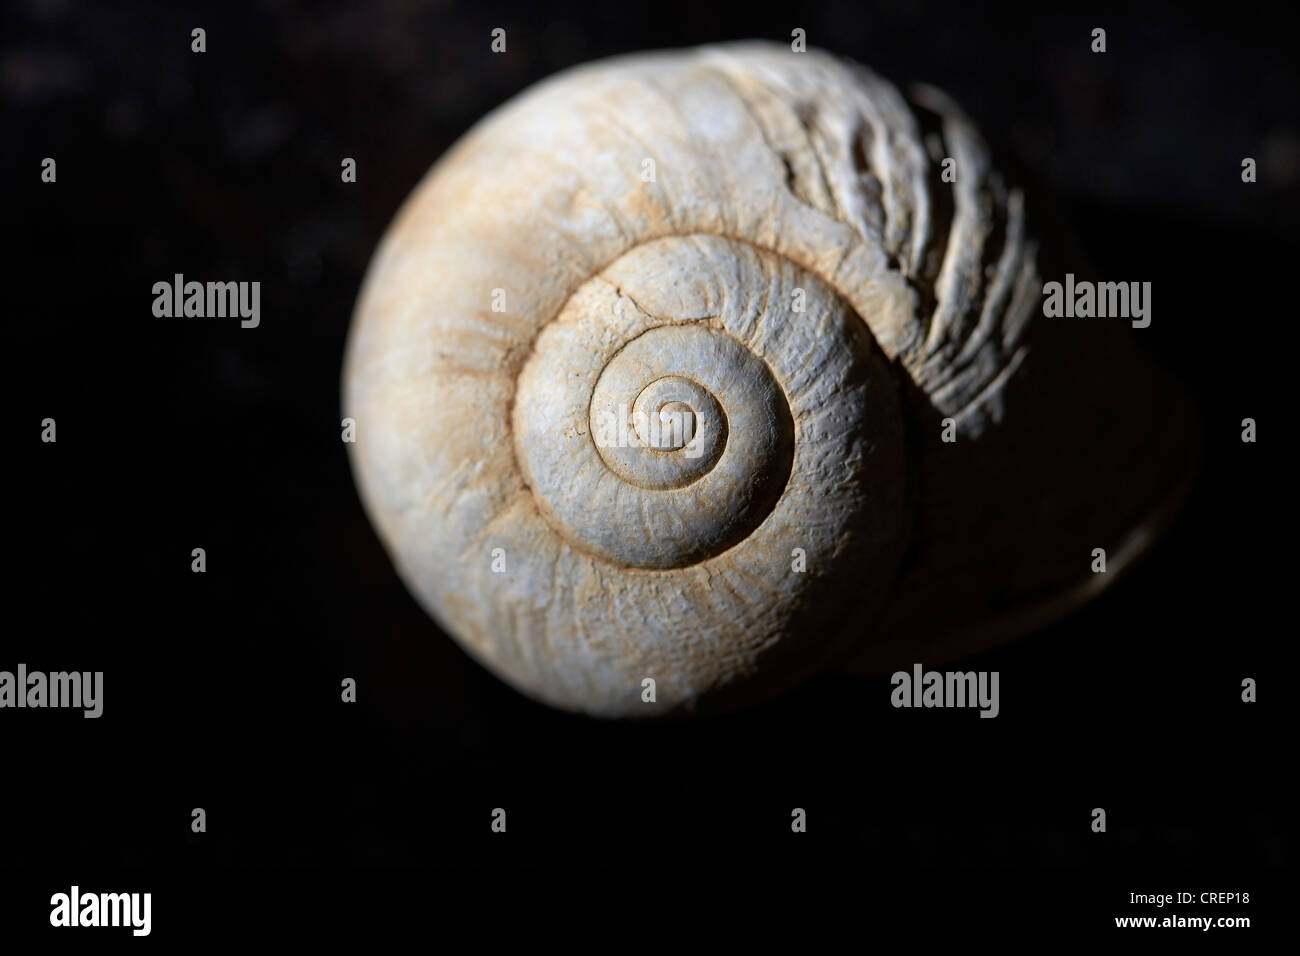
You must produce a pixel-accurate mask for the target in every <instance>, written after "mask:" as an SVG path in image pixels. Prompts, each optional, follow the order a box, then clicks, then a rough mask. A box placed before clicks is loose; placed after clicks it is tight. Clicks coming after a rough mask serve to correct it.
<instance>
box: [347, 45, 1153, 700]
mask: <svg viewBox="0 0 1300 956" xmlns="http://www.w3.org/2000/svg"><path fill="white" fill-rule="evenodd" d="M920 96H921V101H920V102H919V103H912V104H909V103H908V102H907V101H905V100H904V98H903V96H902V95H901V94H900V93H899V92H898V91H897V90H896V89H895V88H894V87H893V86H891V85H889V84H888V83H886V82H884V81H882V80H881V79H879V78H877V77H876V76H874V75H873V74H871V73H869V72H868V71H866V70H864V69H862V68H860V67H857V66H854V65H851V64H847V63H844V62H842V61H839V60H836V59H833V58H832V57H830V56H827V55H825V54H821V53H816V52H810V53H807V54H795V53H792V52H790V51H789V50H787V49H785V48H782V47H778V46H768V45H762V44H746V45H736V46H726V47H718V48H703V49H699V50H691V51H683V52H673V53H658V54H646V55H640V56H634V57H626V58H620V59H615V60H609V61H605V62H601V63H597V64H594V65H590V66H585V67H582V68H579V69H575V70H571V71H569V72H566V73H564V74H562V75H560V76H558V77H555V78H553V79H551V80H548V81H546V82H544V83H542V84H539V85H538V86H537V87H535V88H533V89H531V90H529V91H527V92H525V93H524V94H522V95H521V96H519V97H518V98H517V99H515V100H514V101H512V102H510V103H508V104H506V105H505V106H504V107H502V108H500V109H499V110H497V111H496V112H495V113H493V114H492V115H491V116H489V117H488V118H486V119H485V120H484V121H482V122H481V123H480V124H479V125H478V126H477V127H475V128H474V129H473V130H472V131H471V132H470V133H468V134H467V135H466V136H465V137H464V138H463V139H462V140H461V141H460V142H459V143H458V144H457V145H456V146H455V148H454V149H453V150H451V151H450V152H449V153H448V154H447V155H446V156H445V157H444V158H443V159H442V160H441V161H440V162H439V163H438V164H437V165H436V166H435V167H434V168H433V170H431V172H430V173H429V175H428V176H427V177H426V178H425V180H424V181H423V182H422V183H421V184H420V186H419V187H418V188H417V189H416V190H415V192H414V193H413V194H412V196H411V198H410V199H409V200H408V202H407V203H406V205H405V207H404V208H403V209H402V211H401V213H400V214H399V215H398V217H397V218H396V220H395V221H394V223H393V224H392V226H391V227H390V229H389V232H388V234H387V236H386V237H385V239H384V241H383V243H382V245H381V247H380V249H379V251H378V253H377V254H376V256H375V259H374V261H373V263H372V265H371V268H370V272H369V275H368V277H367V280H366V284H365V288H364V290H363V294H362V296H361V299H360V302H359V304H358V306H357V311H356V317H355V321H354V325H353V329H352V333H351V339H350V342H349V350H348V355H347V358H346V368H345V381H344V407H345V414H347V415H349V416H351V417H352V418H354V419H355V421H356V423H357V424H356V436H357V440H356V444H355V446H353V463H354V469H355V472H356V475H357V478H358V483H359V486H360V488H361V491H362V496H363V499H364V501H365V503H366V506H367V509H368V512H369V514H370V516H371V518H372V520H373V522H374V524H375V526H376V528H377V529H378V531H379V534H380V536H381V538H382V539H383V541H384V542H385V544H386V546H387V548H388V550H389V552H390V554H391V555H392V558H393V560H394V562H395V564H396V565H397V567H398V569H399V571H400V573H401V575H402V577H403V579H404V580H405V582H406V583H407V585H408V587H409V588H410V589H411V591H412V592H413V593H414V594H415V595H416V597H417V598H418V599H419V600H420V601H421V603H422V604H423V605H424V607H425V608H426V609H427V610H428V611H429V613H430V614H432V615H433V616H434V617H435V618H436V619H437V620H438V621H439V622H440V623H441V625H442V626H443V628H444V629H445V630H447V631H448V633H450V634H452V635H453V636H454V637H455V638H456V639H457V640H458V641H459V642H460V643H461V644H462V645H463V646H464V647H465V648H466V649H468V650H469V651H470V652H471V653H472V654H474V656H475V657H477V658H478V659H479V660H480V661H481V662H482V663H483V664H485V665H486V666H487V667H489V668H491V669H492V670H493V671H495V672H496V673H497V674H499V675H500V676H501V677H503V678H504V679H506V680H507V681H509V682H510V683H511V684H513V685H514V686H515V687H517V688H518V689H520V690H521V691H523V692H525V693H527V694H529V695H531V696H534V697H536V698H538V699H540V700H543V701H545V702H547V703H549V704H552V705H554V706H557V707H562V708H567V709H572V710H577V711H584V712H588V713H592V714H598V715H603V716H650V715H658V714H662V713H667V712H671V711H674V710H677V709H679V708H688V709H689V708H693V707H695V706H697V705H703V704H715V703H716V704H718V705H719V706H727V705H731V704H735V703H738V702H743V701H746V700H750V699H756V698H761V697H764V696H770V695H771V694H774V693H777V692H779V691H781V690H782V689H785V688H787V687H789V686H792V685H793V684H794V683H796V682H798V681H799V680H801V679H802V678H804V677H805V676H807V675H808V674H809V673H811V672H813V671H814V670H816V669H817V668H819V667H821V666H824V665H825V664H826V662H827V661H828V660H830V659H831V658H832V657H833V656H834V655H836V654H837V653H840V652H842V651H843V650H844V649H845V648H846V647H848V646H849V645H850V644H851V643H853V642H861V643H862V644H863V645H865V646H867V647H868V648H869V647H871V646H880V647H885V646H891V645H892V646H902V647H905V648H906V647H909V646H916V648H917V651H918V653H919V652H920V650H921V649H922V647H923V645H920V644H918V645H909V643H908V642H909V641H910V640H912V639H913V638H914V639H915V640H916V641H923V640H925V639H927V638H926V635H927V632H933V631H934V628H928V627H927V620H928V619H929V618H930V612H929V611H928V610H917V608H918V607H919V605H921V604H924V603H925V598H924V597H923V596H924V595H925V594H926V593H927V590H928V588H927V585H926V581H927V580H930V581H931V582H932V587H933V588H934V589H935V593H934V596H933V597H934V600H935V601H939V602H940V603H943V601H944V599H945V596H946V597H948V598H951V599H952V600H950V601H949V602H948V603H949V605H950V606H951V608H952V609H953V613H955V614H959V615H961V614H966V615H967V617H969V616H970V614H973V613H974V611H973V610H972V609H974V608H976V606H977V605H978V611H979V614H981V615H985V614H987V613H996V614H1001V613H1002V611H1003V610H1005V609H1004V608H989V607H986V606H985V603H986V602H982V601H979V600H972V599H971V598H970V596H969V595H963V594H962V593H961V592H962V589H961V586H960V585H957V586H956V588H955V591H954V589H953V582H954V581H957V580H959V578H958V577H957V575H959V574H960V572H961V569H962V567H963V566H964V565H968V564H970V563H971V561H972V545H971V542H969V541H966V542H958V543H956V544H954V545H951V546H950V545H945V544H943V543H942V542H943V540H944V537H945V535H952V534H959V533H960V532H961V529H962V527H963V522H966V521H968V520H970V513H971V509H970V507H969V506H968V504H967V499H968V498H969V496H971V495H972V494H975V492H972V491H970V490H969V489H967V488H965V487H963V486H962V485H963V482H964V481H965V480H966V476H969V478H970V481H972V482H976V483H983V484H984V486H985V487H986V488H987V487H991V486H996V485H997V483H998V481H999V480H1001V479H998V478H997V477H996V474H997V473H1005V472H1007V471H1008V470H1010V469H1012V468H1013V467H1014V454H1013V451H1012V449H1013V448H1014V447H1015V446H1016V441H1011V442H1010V443H1008V441H1007V439H1006V438H1001V439H999V438H997V437H992V438H990V436H991V435H993V436H996V433H997V431H998V430H999V429H1008V428H1010V429H1012V433H1013V434H1016V435H1018V436H1019V439H1018V440H1019V441H1020V442H1022V443H1023V442H1026V441H1032V440H1034V439H1033V436H1034V435H1039V434H1042V429H1043V427H1044V426H1043V422H1044V421H1045V420H1052V416H1053V415H1055V419H1054V420H1055V421H1057V422H1058V423H1059V422H1065V421H1068V420H1069V415H1074V414H1083V415H1084V416H1085V419H1086V415H1087V412H1086V410H1085V411H1084V412H1082V413H1079V412H1077V410H1076V409H1075V408H1074V405H1077V404H1078V403H1073V405H1072V406H1071V409H1070V411H1069V415H1067V414H1065V413H1064V412H1062V413H1060V414H1057V410H1056V409H1055V408H1054V407H1053V408H1049V409H1048V410H1047V412H1046V413H1045V412H1043V411H1042V410H1041V409H1034V408H1033V399H1032V397H1031V398H1028V399H1026V400H1025V402H1024V403H1023V405H1022V406H1021V407H1023V408H1025V409H1026V414H1025V417H1024V419H1023V421H1021V423H1020V426H1021V428H1022V430H1021V431H1020V432H1015V431H1014V427H1015V426H1016V424H1017V423H1016V421H1015V418H1014V415H1008V408H1009V406H1008V404H1007V402H1008V396H1009V395H1011V394H1013V393H1014V391H1015V390H1014V389H1012V388H1010V387H1009V385H1010V383H1013V382H1014V381H1015V380H1017V379H1018V378H1020V377H1021V376H1023V375H1024V373H1025V371H1026V370H1025V369H1022V365H1023V363H1025V361H1026V359H1027V357H1028V356H1031V355H1032V354H1034V352H1033V348H1034V341H1035V338H1034V336H1033V335H1031V334H1029V332H1030V331H1031V330H1032V328H1033V327H1034V326H1036V325H1041V324H1042V323H1043V322H1044V320H1043V319H1042V318H1041V317H1039V318H1038V319H1037V321H1036V322H1031V319H1032V318H1033V317H1034V315H1035V314H1036V311H1037V309H1038V295H1039V293H1040V291H1041V284H1042V281H1043V280H1042V278H1041V276H1040V274H1039V271H1038V266H1037V261H1036V247H1035V244H1034V242H1033V241H1032V240H1031V238H1030V237H1029V235H1028V234H1027V230H1026V219H1025V202H1024V199H1023V196H1022V194H1021V193H1020V192H1019V191H1018V190H1015V189H1012V188H1009V187H1008V186H1007V185H1006V184H1005V183H1004V182H1003V181H1002V179H1001V178H1000V177H999V176H998V175H997V174H996V173H995V172H994V171H993V170H992V169H991V167H990V163H989V159H988V153H987V150H986V148H985V146H984V145H983V143H982V142H981V140H980V139H979V137H978V135H977V134H976V132H975V131H974V129H973V128H972V127H971V126H970V124H969V123H968V122H967V121H966V120H965V119H964V118H963V117H961V115H960V114H959V113H958V112H957V111H956V110H955V108H953V107H952V106H951V105H950V104H948V103H946V102H945V101H944V100H943V99H942V97H940V96H939V95H938V94H936V93H932V92H931V93H921V94H920ZM922 104H924V105H922ZM945 158H950V159H953V160H955V169H956V170H957V171H958V175H957V180H956V182H955V183H946V182H944V181H943V179H942V177H941V176H940V169H941V163H942V161H943V160H944V159H945ZM1071 348H1072V347H1071ZM1058 352H1059V349H1058ZM1054 354H1057V353H1054V352H1053V351H1052V349H1051V347H1048V348H1046V349H1044V355H1046V356H1051V355H1054ZM1031 364H1032V363H1031ZM1067 364H1073V363H1067ZM1047 367H1049V368H1050V367H1051V365H1050V364H1049V365H1048V366H1047ZM1047 390H1048V392H1050V391H1051V389H1050V388H1048V389H1047ZM1049 401H1054V402H1056V404H1057V405H1062V404H1063V399H1061V398H1059V397H1051V398H1049ZM683 415H685V417H682V416H683ZM674 416H676V417H674ZM945 417H951V418H952V419H954V422H955V424H956V427H957V430H958V434H959V436H960V437H959V441H958V443H957V445H954V446H947V447H941V443H940V431H941V426H940V421H941V419H942V418H945ZM683 422H685V423H686V424H685V427H687V428H690V429H691V433H690V435H689V436H688V435H687V434H686V433H685V432H682V431H680V429H679V433H677V434H676V435H671V434H670V435H668V437H666V438H665V437H664V435H663V434H661V433H659V432H655V429H656V427H657V426H660V425H664V426H670V425H673V424H677V425H681V424H682V423H683ZM611 424H613V425H617V426H618V428H617V429H616V430H615V431H614V432H611V431H608V430H605V429H606V426H610V425H611ZM669 430H671V429H669ZM649 432H655V433H654V434H649ZM611 435H613V436H614V438H612V439H611ZM618 436H622V437H621V438H620V437H618ZM688 437H689V438H690V441H687V440H686V439H687V438H688ZM647 438H649V439H650V441H649V443H648V444H647ZM624 439H627V440H626V441H625V440H624ZM638 440H639V441H638ZM982 442H985V443H988V444H987V446H986V447H988V448H989V449H990V451H989V455H990V456H992V458H993V459H994V462H993V463H992V465H991V464H990V463H989V462H988V461H983V462H980V459H979V457H978V456H974V457H973V456H972V455H973V452H972V450H973V449H975V448H977V447H980V443H982ZM957 446H961V447H960V448H958V447H957ZM1021 454H1022V457H1025V458H1026V459H1028V455H1029V454H1030V452H1026V451H1024V450H1023V448H1022V449H1021ZM945 455H946V456H947V457H944V456H945ZM977 462H979V463H978V464H977ZM994 466H996V467H994ZM990 468H992V471H993V477H990V475H989V474H986V473H985V472H988V471H989V470H990ZM1149 483H1150V485H1151V489H1154V488H1155V487H1156V484H1157V483H1156V482H1155V480H1154V479H1152V481H1151V482H1149ZM1009 485H1010V486H1014V485H1015V482H1014V481H1010V482H1009ZM1148 490H1150V489H1148ZM1143 493H1144V494H1145V493H1146V491H1144V492H1143ZM953 515H957V516H959V517H956V518H954V517H952V516H953ZM1041 518H1042V516H1035V518H1034V520H1033V523H1034V524H1037V523H1038V522H1039V521H1041ZM1125 520H1126V521H1127V520H1128V516H1125ZM977 530H979V529H977ZM987 531H988V528H987V527H984V528H982V530H981V531H980V533H984V532H987ZM1001 531H1003V532H1009V533H1011V532H1014V531H1015V529H1014V528H1011V527H1007V528H1003V529H1001ZM918 534H920V535H921V536H920V537H918ZM1048 547H1050V545H1049V546H1048ZM991 553H997V551H996V549H994V551H993V552H991ZM918 556H919V560H920V564H919V565H918V564H917V558H918ZM1076 557H1077V559H1078V562H1079V568H1080V569H1084V568H1086V562H1085V558H1084V556H1082V555H1076ZM1055 560H1056V557H1053V558H1052V561H1055ZM1062 560H1064V559H1063V558H1062ZM1058 563H1059V562H1058ZM1047 565H1051V561H1048V562H1047V563H1046V564H1045V565H1043V567H1044V570H1043V573H1042V580H1039V581H1036V582H1034V583H1032V584H1031V585H1026V583H1025V582H1024V581H1023V580H1022V577H1023V570H1022V569H1016V568H1009V571H1010V574H1009V576H1008V578H1007V580H1008V581H1010V582H1012V583H1013V584H1014V587H1011V588H1009V595H1008V597H1009V599H1010V601H1011V603H1013V604H1014V603H1015V594H1014V593H1010V592H1012V591H1015V592H1023V591H1026V589H1027V590H1028V591H1031V592H1033V591H1041V592H1042V593H1041V594H1039V593H1035V594H1033V597H1034V598H1039V597H1044V596H1047V595H1048V594H1049V593H1054V592H1058V591H1060V590H1062V589H1063V588H1065V587H1067V586H1068V585H1069V583H1070V580H1071V579H1072V577H1073V575H1074V572H1073V570H1071V571H1070V573H1069V574H1066V573H1064V572H1061V571H1060V570H1059V567H1057V566H1055V565H1053V566H1051V567H1048V566H1047ZM1061 567H1063V565H1061ZM927 575H929V576H930V577H928V578H927ZM945 575H948V577H947V578H945ZM1039 585H1041V587H1039ZM944 588H949V593H948V594H947V595H945V593H944V591H943V589H944ZM994 603H997V602H994ZM1004 603H1005V602H1004ZM890 607H902V608H904V609H906V608H908V607H912V608H913V610H908V611H905V613H904V614H903V616H904V617H905V618H906V620H903V621H901V622H900V621H898V620H897V619H895V620H894V621H893V622H891V623H890V624H889V630H888V632H887V633H873V627H874V626H875V622H878V621H881V620H885V619H886V618H885V617H882V615H887V614H888V609H889V608H890ZM963 608H964V609H965V610H963ZM897 613H898V612H895V617H896V618H897ZM963 620H965V618H964V619H963ZM899 642H902V643H901V645H900V644H899ZM902 656H907V655H906V654H905V653H904V654H903V655H902ZM646 678H652V679H653V680H654V681H655V689H656V698H657V700H656V702H655V703H654V704H648V703H647V702H645V701H644V700H643V687H644V685H643V681H644V680H645V679H646Z"/></svg>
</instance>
